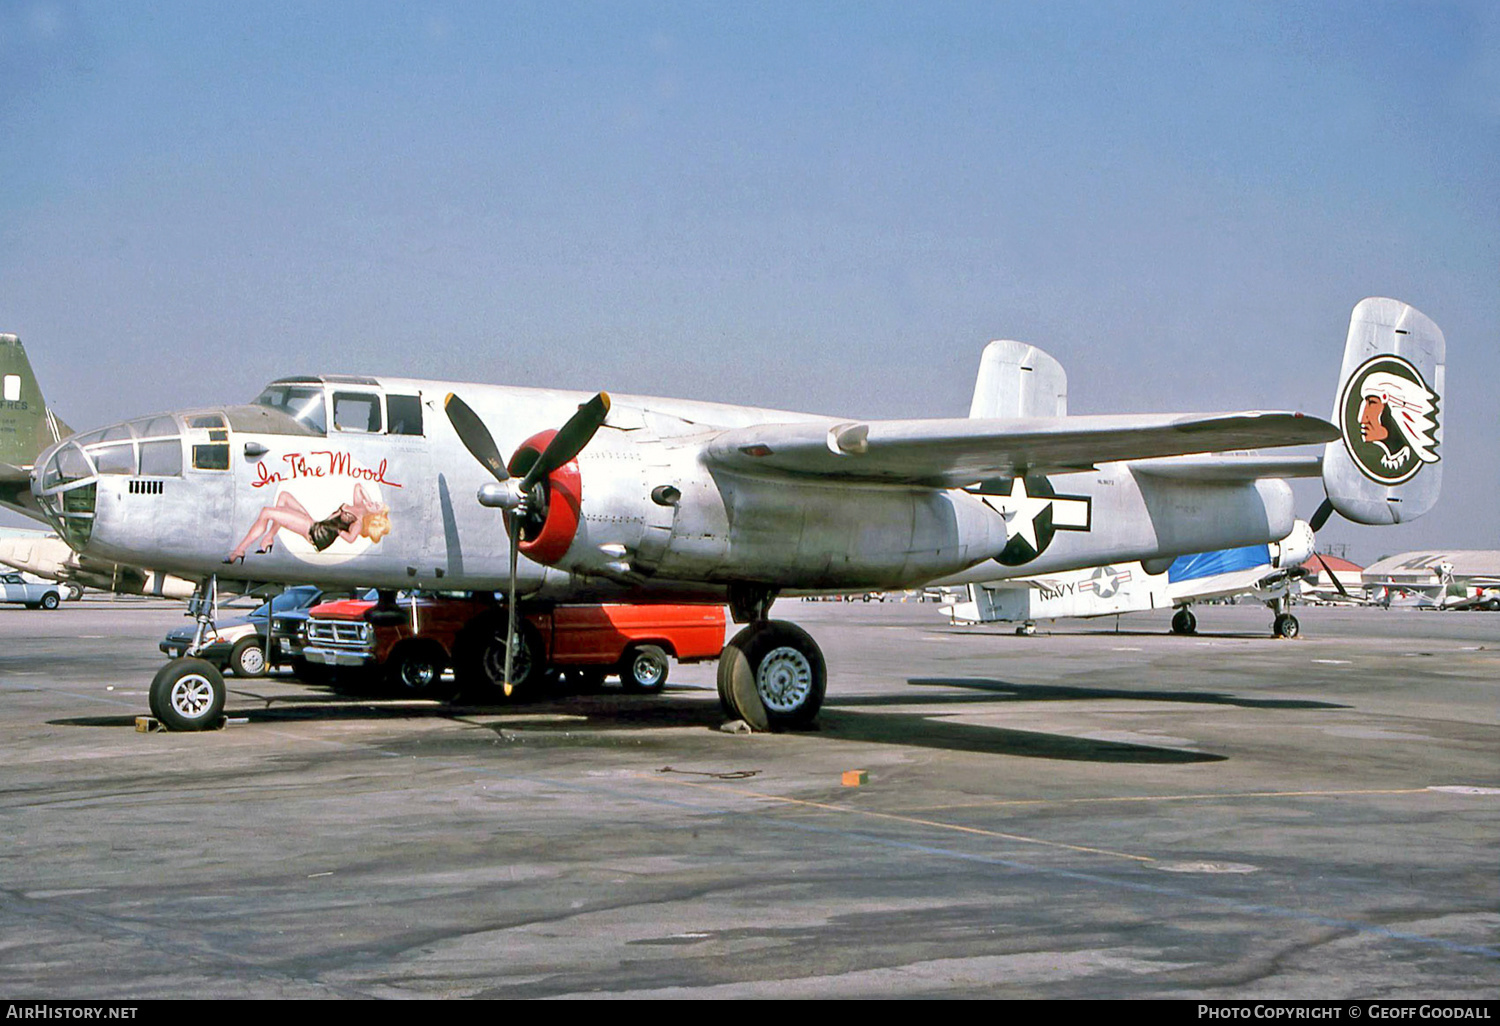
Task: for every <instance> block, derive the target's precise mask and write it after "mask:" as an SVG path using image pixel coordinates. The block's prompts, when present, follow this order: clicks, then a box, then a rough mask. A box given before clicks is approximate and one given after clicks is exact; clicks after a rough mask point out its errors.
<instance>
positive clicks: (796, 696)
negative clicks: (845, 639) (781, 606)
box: [719, 620, 828, 730]
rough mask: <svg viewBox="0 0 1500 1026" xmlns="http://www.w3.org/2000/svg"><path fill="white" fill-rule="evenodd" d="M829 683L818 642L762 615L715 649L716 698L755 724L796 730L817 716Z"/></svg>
mask: <svg viewBox="0 0 1500 1026" xmlns="http://www.w3.org/2000/svg"><path fill="white" fill-rule="evenodd" d="M827 686H828V671H827V667H826V665H825V664H824V662H823V653H822V651H821V650H820V649H819V648H818V643H817V642H816V641H814V640H813V639H812V635H810V634H808V633H807V632H806V631H804V630H803V629H802V628H801V627H798V626H797V625H796V624H791V623H786V622H785V621H783V620H761V621H758V622H756V623H752V624H750V625H749V626H747V627H746V628H745V629H744V630H742V631H740V632H739V633H738V634H736V635H735V636H734V639H733V640H732V641H730V642H729V644H727V645H725V646H724V651H723V652H721V653H720V654H719V703H720V704H721V705H722V706H723V707H724V712H725V713H726V714H727V715H728V716H730V717H732V718H735V719H740V720H744V721H745V722H746V723H748V724H749V725H750V726H751V727H753V728H754V729H756V730H796V729H798V728H801V727H806V726H808V725H809V724H811V723H812V721H813V720H814V719H815V718H816V717H817V715H818V710H819V709H820V708H822V705H823V695H824V692H825V691H826V690H827Z"/></svg>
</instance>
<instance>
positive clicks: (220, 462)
mask: <svg viewBox="0 0 1500 1026" xmlns="http://www.w3.org/2000/svg"><path fill="white" fill-rule="evenodd" d="M193 469H194V470H228V469H229V444H228V443H227V442H209V443H208V444H207V445H195V446H193Z"/></svg>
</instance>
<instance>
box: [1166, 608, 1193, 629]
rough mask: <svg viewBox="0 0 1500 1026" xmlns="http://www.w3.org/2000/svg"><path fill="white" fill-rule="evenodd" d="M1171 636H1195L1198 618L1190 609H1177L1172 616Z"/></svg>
mask: <svg viewBox="0 0 1500 1026" xmlns="http://www.w3.org/2000/svg"><path fill="white" fill-rule="evenodd" d="M1172 633H1173V634H1197V633H1198V618H1197V617H1196V616H1194V615H1193V611H1192V610H1191V609H1179V610H1177V612H1176V613H1175V614H1173V616H1172Z"/></svg>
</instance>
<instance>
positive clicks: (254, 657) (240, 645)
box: [229, 638, 266, 677]
mask: <svg viewBox="0 0 1500 1026" xmlns="http://www.w3.org/2000/svg"><path fill="white" fill-rule="evenodd" d="M260 646H261V640H260V638H241V639H240V640H239V641H237V642H235V645H234V649H233V651H231V652H230V653H229V668H230V669H231V670H233V671H234V675H235V676H236V677H264V676H265V674H266V650H265V649H263V648H261V647H260Z"/></svg>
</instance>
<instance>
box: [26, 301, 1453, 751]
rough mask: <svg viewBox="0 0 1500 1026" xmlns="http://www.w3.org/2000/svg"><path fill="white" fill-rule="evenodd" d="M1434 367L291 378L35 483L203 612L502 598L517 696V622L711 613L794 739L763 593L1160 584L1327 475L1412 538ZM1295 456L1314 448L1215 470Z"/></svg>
mask: <svg viewBox="0 0 1500 1026" xmlns="http://www.w3.org/2000/svg"><path fill="white" fill-rule="evenodd" d="M1443 374H1444V342H1443V336H1442V333H1441V332H1440V331H1439V330H1438V328H1437V326H1436V325H1435V324H1433V323H1432V321H1430V320H1429V319H1427V318H1426V317H1425V316H1423V315H1422V314H1421V313H1419V312H1417V311H1416V310H1414V309H1412V308H1411V307H1410V306H1407V305H1406V304H1404V303H1400V302H1397V301H1395V300H1390V299H1368V300H1365V301H1363V302H1361V303H1360V304H1359V305H1358V306H1357V307H1356V308H1355V310H1354V314H1353V317H1352V318H1351V321H1350V328H1349V336H1348V340H1347V344H1346V346H1345V351H1344V365H1343V370H1342V374H1341V377H1340V380H1339V391H1338V398H1337V400H1336V402H1335V405H1334V412H1333V423H1330V422H1328V421H1324V420H1321V419H1319V418H1316V417H1309V416H1304V415H1302V414H1297V413H1266V412H1239V413H1218V414H1214V413H1210V414H1147V415H1102V416H1083V417H1070V416H1068V415H1067V398H1066V376H1065V375H1064V374H1063V372H1062V369H1061V367H1060V366H1059V365H1058V364H1057V362H1056V361H1055V360H1053V359H1052V358H1051V357H1050V356H1047V355H1046V354H1045V353H1042V352H1041V351H1040V350H1037V349H1036V348H1035V347H1032V346H1026V345H1023V344H1021V343H1016V342H996V343H992V344H991V345H990V346H989V347H988V348H987V349H986V350H985V354H984V357H983V358H982V361H981V365H980V374H979V379H978V382H977V383H976V387H975V397H974V402H973V404H972V406H971V408H970V417H969V418H968V419H940V420H892V421H879V420H857V419H849V418H838V417H826V416H814V415H809V414H799V413H786V412H782V411H777V410H767V409H757V408H751V407H743V406H728V405H720V404H715V403H705V402H690V401H684V400H673V399H657V398H648V397H637V396H617V397H615V398H614V399H613V400H612V399H611V398H610V397H609V396H608V395H606V394H605V393H599V394H598V395H596V396H594V397H593V398H588V396H587V395H586V394H580V393H572V392H559V391H552V390H545V389H535V388H512V387H500V386H493V385H479V384H464V383H451V382H438V381H419V380H412V379H404V378H378V377H365V376H340V375H325V376H322V377H298V378H283V379H280V380H277V381H274V382H272V383H271V384H270V385H269V386H268V387H267V388H266V389H265V390H264V391H263V392H262V393H261V394H260V396H259V397H258V398H257V399H256V400H255V401H254V402H253V403H251V404H250V405H246V406H226V407H218V408H212V409H197V410H188V411H183V412H180V413H174V414H167V415H161V416H155V417H145V418H142V419H140V420H136V421H131V422H128V423H122V424H117V425H114V426H111V427H108V428H105V429H103V430H99V431H91V432H88V433H87V434H84V435H82V436H78V437H75V438H73V439H69V440H66V441H64V442H61V443H59V444H56V445H54V446H52V447H51V448H50V449H49V450H48V451H47V452H45V453H44V454H42V456H41V457H39V459H38V461H37V468H36V470H35V471H34V473H33V475H32V490H33V494H34V495H35V497H36V500H37V502H38V503H39V504H40V506H41V508H42V509H43V510H44V511H45V513H46V514H47V516H48V518H49V519H50V520H51V522H52V523H53V524H54V525H55V526H56V527H57V528H58V530H59V532H60V533H61V535H62V537H63V538H64V539H65V540H66V541H67V542H68V543H69V544H70V545H71V546H72V547H73V548H74V549H75V550H77V551H78V552H79V553H80V554H83V555H87V556H92V557H95V558H99V559H105V560H110V561H113V562H122V563H128V564H132V565H145V566H155V567H160V568H162V569H164V570H166V571H167V572H170V573H174V574H177V575H179V576H183V577H188V578H202V579H204V580H205V585H204V587H205V590H206V591H208V592H212V591H213V590H214V589H215V588H216V587H217V583H218V582H220V581H222V582H225V583H226V584H232V585H234V586H239V587H244V586H247V585H249V584H252V583H255V582H271V583H278V582H279V583H284V584H293V583H298V584H300V583H311V584H315V585H319V586H321V587H324V588H339V587H349V586H358V585H373V586H376V587H377V588H379V589H381V592H382V602H381V603H380V605H379V606H377V608H376V609H375V610H374V611H372V615H373V616H376V617H386V616H403V615H405V614H404V613H402V612H401V611H400V610H399V609H398V608H396V606H395V601H394V597H395V593H396V591H397V590H398V589H401V588H425V589H431V590H463V591H474V592H481V593H484V592H489V593H493V592H495V591H502V592H504V594H505V595H506V596H507V599H508V601H507V603H506V606H505V608H504V609H503V610H502V609H500V608H496V609H495V610H494V611H493V612H484V613H480V614H478V615H476V616H475V617H474V619H473V621H472V622H471V623H470V624H469V626H468V627H467V628H466V629H465V632H464V639H463V644H462V645H461V646H459V651H458V652H456V653H455V659H456V663H457V666H456V669H457V670H458V673H459V675H460V677H461V679H462V680H463V681H464V683H465V684H466V686H469V687H475V686H479V685H482V684H486V683H489V684H493V685H496V686H504V687H505V688H506V690H507V691H508V690H509V688H510V686H511V685H512V684H515V683H521V684H524V683H525V682H524V681H521V682H517V681H515V680H514V679H512V666H511V664H512V662H515V663H516V664H518V665H519V664H525V665H528V666H530V667H532V668H533V670H534V671H535V670H537V669H544V667H543V666H542V662H543V661H542V660H540V659H526V660H513V656H514V654H515V653H514V651H513V644H521V643H524V635H523V634H518V632H517V630H516V628H515V621H516V614H517V607H518V606H521V605H526V604H529V603H533V602H549V601H553V602H557V601H567V602H619V601H625V602H651V601H711V602H727V604H728V605H729V607H730V611H731V614H732V616H733V617H734V619H735V620H736V622H740V623H744V624H746V626H745V627H744V629H743V630H741V631H740V632H739V634H737V635H736V636H735V638H734V639H733V640H732V641H731V642H730V643H729V644H728V645H727V646H726V647H725V650H724V654H723V658H721V660H720V662H719V693H720V697H721V699H722V701H723V703H724V706H725V708H726V710H727V711H729V712H730V713H731V714H732V715H735V716H739V717H740V718H742V719H744V720H746V721H747V722H749V723H751V724H752V725H753V726H756V727H759V728H765V727H768V726H769V727H786V726H799V725H803V724H806V723H808V722H810V721H811V720H812V719H813V717H814V716H815V715H816V713H817V710H818V708H819V706H820V705H821V703H822V700H823V694H824V689H825V683H826V670H825V665H824V660H823V655H822V653H821V651H820V650H819V648H818V646H817V643H816V642H814V641H813V639H812V638H811V637H809V636H808V635H807V633H806V632H804V631H803V630H802V629H801V628H799V627H797V626H795V625H793V624H790V623H786V622H783V621H778V620H772V619H771V618H770V614H771V608H772V605H773V603H774V602H775V600H776V599H777V597H778V596H779V595H782V594H808V593H827V592H860V591H882V590H900V589H903V588H910V587H917V586H921V585H925V584H928V583H931V582H934V581H936V580H938V579H945V580H944V583H959V584H961V583H972V582H976V581H987V580H993V579H995V578H996V577H1005V576H1016V577H1019V576H1037V575H1042V574H1050V573H1057V572H1060V571H1064V570H1071V569H1077V568H1081V567H1090V566H1101V565H1105V564H1109V563H1113V562H1121V561H1130V560H1139V561H1141V562H1142V563H1144V565H1145V566H1146V567H1147V569H1150V570H1153V571H1159V570H1162V569H1165V568H1166V567H1167V566H1169V565H1170V564H1171V562H1172V560H1173V559H1175V558H1176V557H1178V556H1180V555H1183V554H1185V553H1192V552H1207V551H1212V550H1215V549H1225V548H1233V547H1237V546H1244V545H1261V544H1266V543H1268V542H1272V541H1276V540H1278V539H1281V538H1284V537H1286V535H1287V534H1288V533H1289V532H1290V531H1291V530H1292V528H1293V525H1294V521H1295V517H1294V515H1293V502H1292V494H1291V488H1290V487H1289V486H1288V485H1287V483H1286V482H1285V480H1282V479H1284V478H1289V477H1321V478H1322V481H1323V484H1324V489H1325V492H1326V493H1327V496H1328V502H1327V503H1326V504H1325V506H1326V509H1327V511H1329V512H1331V511H1333V510H1337V511H1338V512H1340V513H1342V514H1343V515H1344V516H1346V517H1348V518H1350V519H1352V520H1355V521H1357V522H1361V523H1395V522H1397V521H1404V520H1410V519H1412V518H1413V517H1416V516H1420V515H1421V514H1422V513H1424V512H1425V511H1426V510H1428V509H1429V508H1430V507H1431V506H1432V504H1433V503H1434V502H1435V501H1436V499H1437V495H1438V491H1439V488H1440V484H1441V470H1442V464H1441V462H1440V455H1439V448H1440V443H1441V434H1442V429H1441V422H1440V419H1439V416H1438V411H1439V405H1438V399H1439V397H1440V396H1441V395H1442V392H1443V388H1444V381H1443ZM549 425H561V426H560V427H559V428H557V429H556V430H543V429H545V428H547V427H548V426H549ZM497 439H498V440H499V441H498V442H497ZM1309 443H1314V444H1323V445H1324V449H1323V452H1322V454H1321V455H1291V456H1286V455H1271V456H1246V455H1212V454H1213V453H1219V452H1222V451H1223V450H1229V449H1245V448H1271V447H1281V446H1293V445H1303V444H1309ZM504 453H511V454H512V455H510V456H509V458H507V457H506V456H504V455H503V454H504ZM1320 515H1326V514H1320ZM512 540H514V543H512ZM522 556H525V557H526V558H525V559H524V560H523V559H521V558H520V557H522ZM213 606H214V603H212V602H203V603H200V608H202V609H204V610H211V609H212V608H213ZM204 616H205V619H204V622H203V623H202V624H200V626H201V627H205V628H206V626H207V613H205V614H204ZM201 633H202V632H201V631H200V634H201ZM512 639H516V640H515V642H514V643H513V641H512ZM195 647H196V646H195ZM224 695H225V691H224V683H223V679H222V677H221V676H220V675H219V673H218V671H217V670H215V669H214V668H213V667H212V666H210V665H209V664H207V663H204V662H203V661H201V660H196V659H193V658H191V657H184V658H182V659H177V660H174V661H172V662H170V663H168V664H167V666H166V667H164V668H163V670H162V672H161V673H159V674H158V675H157V678H156V680H155V681H153V683H152V686H151V696H152V703H153V708H158V709H159V708H162V707H164V706H165V705H166V704H167V703H170V704H171V707H172V708H173V710H174V712H175V713H176V718H177V719H178V720H179V721H180V722H182V723H186V724H189V725H191V724H196V725H200V726H208V725H210V724H212V723H214V722H217V720H218V718H219V716H220V713H221V710H222V707H223V701H224Z"/></svg>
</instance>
